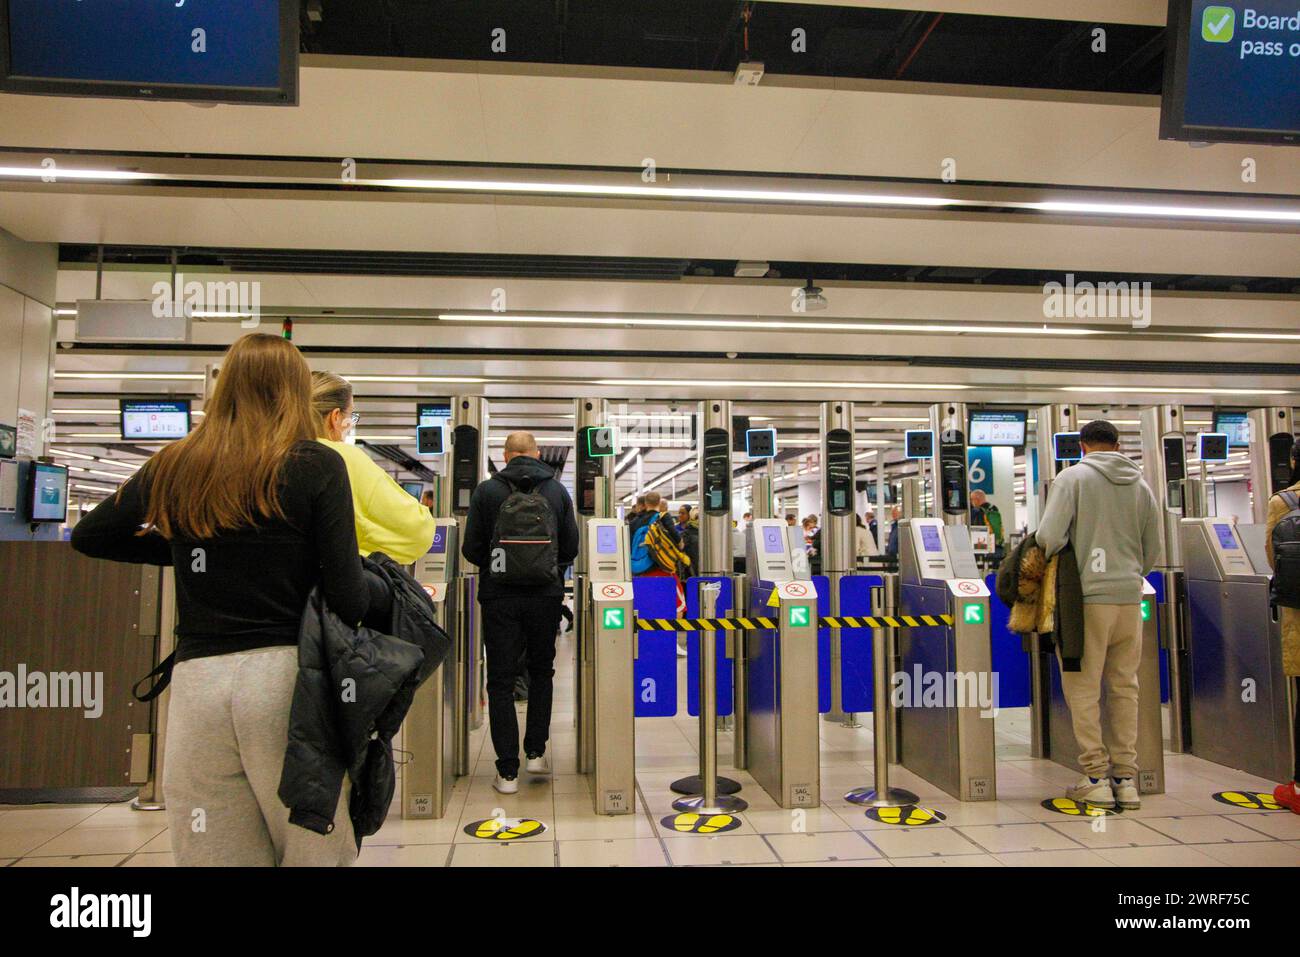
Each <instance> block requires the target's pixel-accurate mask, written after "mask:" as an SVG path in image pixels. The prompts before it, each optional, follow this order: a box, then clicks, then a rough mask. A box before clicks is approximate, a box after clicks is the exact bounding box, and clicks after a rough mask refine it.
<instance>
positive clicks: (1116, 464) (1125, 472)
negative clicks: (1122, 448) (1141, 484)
mask: <svg viewBox="0 0 1300 957" xmlns="http://www.w3.org/2000/svg"><path fill="white" fill-rule="evenodd" d="M1081 464H1083V465H1089V466H1092V467H1093V468H1095V469H1096V470H1097V471H1098V472H1100V473H1101V474H1102V475H1104V476H1106V478H1107V480H1109V482H1110V484H1111V485H1132V484H1133V483H1134V482H1136V481H1137V480H1138V479H1140V478H1141V477H1142V470H1141V469H1140V468H1138V467H1137V464H1136V463H1135V462H1134V461H1133V460H1132V459H1130V458H1129V457H1128V456H1127V455H1125V454H1124V453H1123V452H1089V453H1088V454H1087V455H1085V456H1084V457H1083V462H1082V463H1081Z"/></svg>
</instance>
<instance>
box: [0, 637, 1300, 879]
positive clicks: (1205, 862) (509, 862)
mask: <svg viewBox="0 0 1300 957" xmlns="http://www.w3.org/2000/svg"><path fill="white" fill-rule="evenodd" d="M558 658H559V660H558V661H557V673H556V694H555V705H556V711H555V714H554V719H553V721H552V728H553V731H552V741H551V754H552V759H553V762H554V766H555V774H554V776H553V777H552V778H551V779H549V780H547V779H544V778H536V779H529V778H528V777H527V776H526V775H525V776H521V778H520V788H519V793H518V794H517V795H514V796H511V797H505V796H503V795H500V794H498V793H497V792H496V791H494V790H493V789H492V775H493V773H494V767H493V755H492V747H491V743H490V742H489V741H488V738H487V728H486V726H484V727H482V728H480V729H479V730H478V731H476V732H474V735H473V738H472V741H471V753H472V754H474V755H475V760H474V763H473V773H472V774H471V775H470V776H469V777H466V778H463V779H461V780H459V781H458V783H457V785H456V788H455V790H454V792H453V794H452V798H451V804H450V807H449V809H448V812H447V815H446V817H444V818H443V819H441V820H437V821H403V820H402V819H401V818H400V817H399V816H398V815H397V811H396V810H394V813H393V815H392V816H390V818H389V820H388V822H387V823H386V824H385V825H384V827H383V828H382V829H381V830H380V832H379V833H378V834H377V835H375V836H374V837H372V838H368V839H367V840H366V842H365V846H364V848H363V849H362V852H361V857H360V860H359V861H358V864H359V865H360V866H367V867H393V866H423V867H444V866H451V867H474V866H494V867H501V866H514V867H555V866H612V865H617V866H624V867H628V866H636V867H665V866H681V865H737V866H739V865H749V866H753V865H768V866H781V865H784V866H788V867H809V866H852V867H868V866H878V867H889V866H895V867H906V866H942V867H969V866H991V867H998V866H1016V865H1031V866H1064V867H1082V866H1094V867H1113V866H1120V867H1123V866H1129V865H1144V866H1149V865H1168V866H1184V865H1198V866H1230V867H1242V866H1252V865H1257V866H1268V865H1272V866H1293V867H1294V866H1297V865H1300V816H1297V815H1294V814H1291V813H1289V812H1286V811H1278V812H1265V811H1249V810H1246V809H1242V808H1235V807H1230V806H1228V805H1224V804H1220V803H1218V802H1216V801H1214V800H1213V799H1212V798H1211V797H1210V795H1211V794H1213V793H1214V792H1215V791H1221V790H1225V789H1232V788H1237V789H1240V788H1250V789H1258V790H1266V791H1271V790H1272V787H1273V783H1274V782H1269V781H1263V780H1259V779H1255V778H1251V777H1250V776H1248V775H1243V774H1241V773H1239V772H1236V771H1231V770H1228V769H1226V768H1222V767H1219V766H1217V765H1213V764H1210V763H1208V762H1206V761H1202V760H1200V759H1198V758H1194V757H1191V756H1189V755H1174V754H1169V755H1166V758H1165V768H1166V777H1167V779H1168V792H1167V793H1166V794H1163V795H1149V796H1147V797H1146V798H1145V799H1144V801H1143V807H1142V809H1141V810H1140V811H1137V812H1125V813H1124V814H1123V815H1121V816H1116V817H1107V818H1095V819H1077V818H1070V817H1066V816H1064V815H1061V814H1056V813H1053V812H1051V811H1047V810H1045V809H1044V808H1043V807H1042V806H1041V804H1040V802H1041V801H1042V800H1043V799H1044V798H1048V797H1053V796H1057V795H1059V794H1061V793H1062V791H1063V789H1064V787H1065V786H1066V785H1067V784H1069V783H1071V782H1072V781H1073V779H1074V777H1075V775H1074V773H1073V772H1071V771H1069V770H1067V769H1065V768H1062V767H1061V766H1060V765H1057V764H1053V763H1051V762H1049V761H1042V760H1035V759H1032V758H1030V757H1029V756H1028V733H1027V727H1028V724H1027V716H1026V714H1025V713H1024V712H1023V711H1018V712H1017V711H1007V712H1003V713H1002V714H1000V715H999V716H998V719H997V721H998V728H997V730H998V756H999V763H998V797H999V800H998V801H996V802H986V803H973V804H962V803H961V802H958V801H956V800H954V799H952V798H950V797H948V796H947V795H946V794H944V793H943V792H941V791H939V790H938V789H937V788H935V787H934V786H933V785H931V784H929V783H928V782H926V781H923V780H922V779H920V778H918V777H916V776H915V775H913V774H911V773H910V772H908V771H907V770H906V769H903V768H900V767H894V768H893V769H892V770H891V783H892V784H894V785H895V786H899V787H905V788H908V789H910V790H912V791H914V792H916V793H917V794H918V795H920V798H921V801H922V803H923V804H925V805H926V806H928V807H932V808H935V809H937V810H940V811H942V812H943V813H944V814H945V815H946V818H945V820H943V821H942V822H940V823H937V824H933V825H928V826H925V827H920V828H915V827H897V826H891V825H888V824H882V823H879V822H876V821H872V820H870V819H868V818H867V817H866V816H865V815H864V814H863V811H862V809H861V808H859V807H857V806H855V805H852V804H849V803H848V802H846V801H844V800H843V798H842V796H841V795H842V794H843V793H844V792H845V791H847V790H848V789H849V788H852V787H856V786H862V785H869V784H871V783H872V780H871V761H872V737H871V730H870V724H871V723H870V720H869V716H862V717H863V720H862V725H863V726H862V727H860V728H844V727H841V726H840V725H838V724H830V723H826V722H823V723H822V802H823V804H822V806H821V807H819V808H812V809H809V810H806V811H789V810H782V809H781V808H779V807H777V805H776V803H775V802H774V801H772V799H771V798H770V797H768V795H767V794H766V793H765V792H764V791H763V790H762V788H760V787H759V786H758V784H756V783H755V781H754V780H753V778H751V777H750V776H749V775H748V774H747V773H745V772H743V771H735V770H734V769H729V768H728V767H727V764H728V762H729V760H730V755H731V753H732V752H731V736H730V734H727V733H723V734H720V735H719V744H718V753H719V755H720V760H721V762H722V765H723V767H722V772H723V773H725V774H727V775H728V776H731V777H735V778H737V779H738V780H739V781H741V783H742V784H743V786H744V788H743V793H742V796H743V797H744V799H745V800H746V801H748V802H749V805H750V809H749V810H748V811H746V812H744V813H742V814H740V815H739V817H740V818H741V821H742V824H741V826H740V827H739V828H737V829H736V830H734V831H729V832H726V833H723V834H716V835H711V836H705V835H694V834H679V833H676V832H673V831H669V830H666V829H665V828H664V827H662V826H661V825H660V823H659V821H660V819H661V818H662V817H664V816H666V815H668V814H669V813H670V812H671V802H672V800H673V798H674V797H676V795H674V794H673V793H672V792H671V791H670V790H669V784H670V783H671V782H672V781H673V780H675V779H677V778H679V777H682V776H685V775H687V774H692V773H696V772H697V771H698V767H697V765H696V746H697V735H698V731H697V724H696V721H695V719H693V718H690V717H688V716H686V709H685V701H684V699H685V682H684V680H683V681H681V682H679V689H680V691H681V695H682V699H683V700H682V703H681V705H680V708H679V715H678V717H676V718H651V719H641V720H639V721H638V722H637V728H636V733H637V768H638V773H637V792H638V793H637V809H636V813H635V814H631V815H625V816H621V817H602V816H598V815H596V814H594V813H593V811H592V807H591V793H590V789H589V785H588V783H587V779H586V778H585V777H582V776H579V775H578V774H576V773H575V771H576V768H575V764H574V731H573V713H572V704H571V702H572V699H573V695H572V663H571V662H572V641H571V639H570V638H568V637H567V636H566V637H564V638H561V640H560V646H559V655H558ZM499 813H503V814H504V816H507V817H521V816H529V817H533V818H536V819H537V820H540V821H542V822H544V823H545V824H546V825H547V830H546V832H545V833H544V834H541V835H539V836H536V837H529V838H525V839H521V840H517V841H512V842H495V841H494V842H488V841H481V840H477V839H475V838H473V837H471V836H469V835H467V834H466V833H464V830H463V828H464V826H465V825H466V824H469V823H471V822H473V821H478V820H482V819H485V818H489V817H493V816H495V815H497V814H499ZM171 863H172V856H171V848H170V844H169V842H168V838H167V834H166V824H165V821H164V819H163V817H162V815H161V814H158V813H156V812H138V811H133V810H131V808H130V807H129V806H127V805H112V806H104V805H78V806H70V807H69V806H62V807H51V806H42V807H5V806H0V866H13V867H40V866H101V867H108V866H119V865H120V866H124V867H139V866H152V865H168V864H171Z"/></svg>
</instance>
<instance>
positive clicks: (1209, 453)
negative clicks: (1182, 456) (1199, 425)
mask: <svg viewBox="0 0 1300 957" xmlns="http://www.w3.org/2000/svg"><path fill="white" fill-rule="evenodd" d="M1197 445H1198V452H1199V458H1200V460H1201V461H1202V462H1226V461H1228V437H1227V436H1226V435H1224V434H1223V433H1222V432H1202V433H1201V434H1200V435H1198V436H1197Z"/></svg>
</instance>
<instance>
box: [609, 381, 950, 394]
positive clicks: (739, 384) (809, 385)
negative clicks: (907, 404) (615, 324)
mask: <svg viewBox="0 0 1300 957" xmlns="http://www.w3.org/2000/svg"><path fill="white" fill-rule="evenodd" d="M592 382H593V384H595V385H619V386H627V385H635V386H688V387H689V386H717V387H721V388H735V389H745V388H750V387H753V386H761V387H763V388H768V389H815V388H822V389H920V390H930V391H944V390H957V391H960V390H964V389H973V388H975V386H971V385H955V384H951V383H933V382H805V381H795V382H758V381H752V380H748V379H593V380H592Z"/></svg>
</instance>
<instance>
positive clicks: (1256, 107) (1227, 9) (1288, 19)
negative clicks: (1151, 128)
mask: <svg viewBox="0 0 1300 957" xmlns="http://www.w3.org/2000/svg"><path fill="white" fill-rule="evenodd" d="M1160 138H1161V139H1166V140H1188V141H1191V142H1203V143H1272V144H1288V145H1296V144H1300V5H1297V4H1296V2H1295V0H1250V2H1249V3H1239V2H1236V0H1227V2H1225V0H1217V2H1215V0H1170V2H1169V15H1168V19H1167V25H1166V29H1165V75H1164V88H1163V91H1162V93H1161V97H1160Z"/></svg>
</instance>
